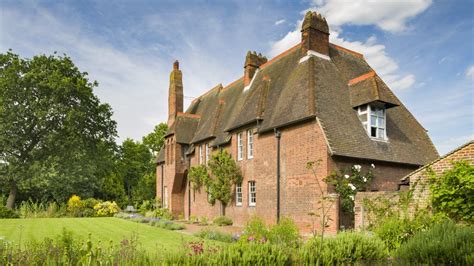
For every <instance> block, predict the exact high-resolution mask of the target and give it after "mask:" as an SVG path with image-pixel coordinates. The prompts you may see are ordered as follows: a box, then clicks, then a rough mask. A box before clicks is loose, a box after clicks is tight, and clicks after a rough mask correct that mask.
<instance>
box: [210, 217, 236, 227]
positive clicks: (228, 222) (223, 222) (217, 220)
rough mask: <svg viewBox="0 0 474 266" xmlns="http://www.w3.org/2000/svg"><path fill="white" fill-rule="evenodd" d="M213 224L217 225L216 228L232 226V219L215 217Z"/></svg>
mask: <svg viewBox="0 0 474 266" xmlns="http://www.w3.org/2000/svg"><path fill="white" fill-rule="evenodd" d="M213 223H214V224H215V225H218V226H225V225H232V224H233V222H232V219H230V218H229V217H226V216H219V217H216V218H215V219H214V222H213Z"/></svg>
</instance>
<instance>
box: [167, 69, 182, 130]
mask: <svg viewBox="0 0 474 266" xmlns="http://www.w3.org/2000/svg"><path fill="white" fill-rule="evenodd" d="M178 112H183V74H182V73H181V70H179V62H178V60H176V61H174V63H173V71H171V74H170V88H169V94H168V126H171V125H172V124H173V123H174V121H175V118H176V115H177V114H178Z"/></svg>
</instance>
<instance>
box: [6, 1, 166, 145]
mask: <svg viewBox="0 0 474 266" xmlns="http://www.w3.org/2000/svg"><path fill="white" fill-rule="evenodd" d="M11 21H15V22H16V23H9V22H11ZM0 24H1V25H10V26H9V27H4V26H2V34H0V50H1V51H2V52H3V51H6V50H7V49H9V48H13V49H14V50H13V52H15V53H18V54H20V55H21V56H23V57H31V56H34V55H37V54H43V53H46V54H51V53H53V52H54V51H57V52H58V54H62V53H66V54H67V55H68V56H70V57H71V58H72V60H73V61H74V62H75V64H76V65H77V66H78V67H79V69H80V70H81V71H87V72H88V73H89V79H91V80H97V81H98V82H99V87H98V88H96V89H95V93H96V94H97V95H98V96H99V98H100V99H101V101H102V102H107V103H109V104H110V105H111V106H112V108H113V111H114V115H113V118H114V119H115V120H116V121H118V131H119V134H120V139H125V138H127V137H132V138H134V139H141V136H143V135H145V134H146V133H148V132H150V131H151V130H152V129H153V126H154V125H155V124H156V123H157V122H158V121H166V113H163V112H159V111H158V110H166V109H167V108H166V106H167V97H166V96H163V95H162V94H161V95H160V91H159V90H160V88H161V89H167V87H168V84H167V80H166V73H168V72H169V69H171V63H170V64H169V69H163V65H164V64H163V63H162V62H163V60H162V59H161V58H159V57H156V56H154V55H153V54H151V53H149V52H147V51H146V49H139V47H130V48H131V49H130V51H121V50H119V49H117V48H115V47H113V46H112V45H111V44H109V43H107V42H106V41H105V40H103V39H102V38H101V36H98V35H96V34H91V33H90V32H87V31H84V29H83V28H82V27H81V25H80V24H75V23H73V22H71V21H69V23H65V21H63V20H61V19H59V18H58V17H55V16H54V15H53V14H52V13H50V12H48V11H46V10H44V9H42V8H40V7H37V8H36V9H35V12H34V13H33V14H31V15H29V16H28V17H25V16H24V14H23V13H22V12H20V11H19V10H13V9H7V8H4V9H3V10H2V16H1V18H0ZM165 66H167V64H165ZM157 73H160V74H161V76H160V75H158V74H157ZM137 91H140V93H137ZM150 117H154V118H155V120H152V119H150Z"/></svg>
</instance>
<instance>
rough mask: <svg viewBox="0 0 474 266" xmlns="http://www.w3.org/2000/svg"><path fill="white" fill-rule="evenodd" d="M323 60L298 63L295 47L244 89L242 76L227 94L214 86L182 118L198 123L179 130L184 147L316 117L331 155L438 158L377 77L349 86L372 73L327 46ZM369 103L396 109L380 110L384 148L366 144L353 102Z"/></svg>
mask: <svg viewBox="0 0 474 266" xmlns="http://www.w3.org/2000/svg"><path fill="white" fill-rule="evenodd" d="M329 55H330V58H331V60H329V61H328V60H325V59H322V58H319V57H310V59H308V60H306V61H304V62H301V63H300V59H301V57H302V53H301V46H300V45H297V46H295V47H293V48H291V49H289V50H288V51H286V52H284V53H283V54H282V55H280V56H277V57H276V58H274V59H272V60H270V61H269V62H267V63H266V64H264V65H263V66H261V67H260V69H259V71H258V73H257V74H256V75H255V77H254V80H253V82H252V86H250V87H249V88H248V89H246V90H245V91H244V84H243V79H242V78H240V79H239V80H237V81H236V82H233V83H232V84H230V85H229V86H227V87H226V88H222V86H221V85H218V86H216V87H215V88H213V89H212V90H210V91H209V92H207V93H206V94H204V95H203V96H201V97H199V99H197V100H195V101H193V103H192V104H191V106H190V107H189V108H188V110H187V113H189V114H197V115H200V117H201V119H200V120H199V122H198V123H197V124H192V123H191V124H192V126H187V127H186V128H188V129H184V126H183V129H182V130H186V131H188V130H189V132H188V133H186V134H184V135H186V136H187V137H186V139H187V140H188V139H190V137H189V136H190V135H192V139H191V141H190V143H199V142H203V141H205V140H211V145H213V146H218V145H225V144H226V143H228V142H229V140H230V138H231V135H230V133H229V131H231V132H232V131H235V130H238V129H239V128H242V127H245V126H247V125H250V124H252V125H254V126H257V127H258V129H259V132H260V133H261V132H265V131H269V130H273V128H278V127H282V126H286V125H289V124H291V123H294V122H297V121H304V120H307V119H310V120H311V119H315V117H318V118H319V120H320V122H321V124H322V125H323V130H324V131H325V134H326V136H327V138H328V142H329V145H330V149H331V150H332V151H333V155H335V156H338V155H339V156H347V157H357V158H366V159H374V160H382V161H389V162H398V163H407V164H414V165H423V164H425V163H427V162H429V161H432V160H434V159H436V158H437V157H438V153H437V151H436V149H435V148H434V145H433V144H432V143H431V140H430V139H429V137H428V135H427V133H426V131H425V130H424V128H423V127H422V126H421V125H420V124H419V123H418V122H417V121H416V119H415V118H414V117H413V116H412V115H411V113H410V112H408V110H407V109H406V108H405V107H404V106H403V104H401V102H400V101H399V100H398V99H397V97H396V96H395V95H394V94H393V92H392V91H390V89H389V88H388V87H387V86H386V85H385V83H383V81H382V80H381V79H380V77H378V76H374V77H373V78H371V79H368V80H366V81H364V82H360V84H356V86H354V88H350V86H349V85H348V82H349V80H351V79H354V78H357V77H360V76H361V75H363V74H366V73H368V72H370V71H373V70H372V69H371V68H370V66H369V65H368V64H367V62H366V61H365V60H364V58H363V57H362V56H360V55H359V54H356V53H354V52H351V51H348V50H346V49H342V48H340V47H338V46H335V45H330V50H329ZM369 82H372V83H369ZM369 85H370V86H369ZM374 86H375V88H376V91H375V90H374ZM359 87H360V88H361V90H362V92H363V93H360V95H354V93H353V92H352V89H357V88H359ZM364 90H365V91H364ZM364 93H365V94H364ZM351 95H352V96H351ZM374 95H375V96H374ZM359 96H360V97H359ZM351 97H352V98H351ZM357 97H359V98H357ZM373 100H379V101H383V102H387V103H390V104H393V105H399V106H396V107H394V108H390V109H388V110H387V121H386V122H387V135H388V140H387V141H385V142H383V141H374V140H372V139H370V138H369V136H368V135H367V133H366V131H365V129H364V128H363V126H362V124H361V123H360V121H359V119H358V116H357V114H356V111H355V110H354V109H353V105H354V102H355V101H359V103H360V102H364V101H369V102H370V101H373ZM193 121H197V120H193ZM193 126H195V129H194V130H192V128H193ZM174 130H175V131H176V132H179V130H178V128H175V129H174Z"/></svg>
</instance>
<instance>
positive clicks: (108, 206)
mask: <svg viewBox="0 0 474 266" xmlns="http://www.w3.org/2000/svg"><path fill="white" fill-rule="evenodd" d="M94 210H95V212H96V214H97V216H113V215H114V214H116V213H118V212H119V211H120V208H119V206H118V205H117V203H115V201H112V202H110V201H104V202H100V203H97V204H96V205H95V206H94Z"/></svg>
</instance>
